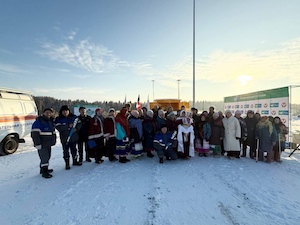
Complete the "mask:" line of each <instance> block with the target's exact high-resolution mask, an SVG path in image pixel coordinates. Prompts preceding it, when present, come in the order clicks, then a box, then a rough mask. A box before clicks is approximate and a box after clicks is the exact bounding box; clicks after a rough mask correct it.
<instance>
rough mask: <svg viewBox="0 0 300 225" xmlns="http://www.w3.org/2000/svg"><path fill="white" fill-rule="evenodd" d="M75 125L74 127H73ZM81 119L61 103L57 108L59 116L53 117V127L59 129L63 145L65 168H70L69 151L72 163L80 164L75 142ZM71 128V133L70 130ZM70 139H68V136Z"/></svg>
mask: <svg viewBox="0 0 300 225" xmlns="http://www.w3.org/2000/svg"><path fill="white" fill-rule="evenodd" d="M74 125H75V127H73V126H74ZM81 126H82V124H81V121H80V120H79V118H77V116H76V115H74V114H73V113H71V112H70V109H69V107H68V106H67V105H63V106H62V107H61V108H60V110H59V116H58V117H56V118H55V127H56V129H57V130H58V131H59V136H60V141H61V144H62V147H63V153H64V160H65V163H66V167H65V169H66V170H69V169H70V153H69V150H70V151H71V155H72V159H73V165H74V166H80V165H82V164H80V163H79V162H78V161H77V148H76V144H77V141H78V131H79V130H80V129H81ZM72 128H74V129H73V131H74V132H73V133H71V132H72ZM70 135H71V137H70V140H69V141H68V138H69V136H70Z"/></svg>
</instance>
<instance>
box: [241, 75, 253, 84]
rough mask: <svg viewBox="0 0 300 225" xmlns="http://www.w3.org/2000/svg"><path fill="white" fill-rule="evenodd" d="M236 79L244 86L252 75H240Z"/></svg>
mask: <svg viewBox="0 0 300 225" xmlns="http://www.w3.org/2000/svg"><path fill="white" fill-rule="evenodd" d="M238 80H239V81H240V83H241V85H243V86H245V85H247V83H248V82H249V81H250V80H252V77H251V76H249V75H241V76H239V77H238Z"/></svg>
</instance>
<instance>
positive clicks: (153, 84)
mask: <svg viewBox="0 0 300 225" xmlns="http://www.w3.org/2000/svg"><path fill="white" fill-rule="evenodd" d="M154 81H155V80H152V90H153V101H154Z"/></svg>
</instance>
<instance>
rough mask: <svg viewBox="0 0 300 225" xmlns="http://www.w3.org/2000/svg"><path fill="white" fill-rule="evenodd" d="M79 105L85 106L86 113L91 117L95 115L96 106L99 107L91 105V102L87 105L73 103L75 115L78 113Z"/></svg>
mask: <svg viewBox="0 0 300 225" xmlns="http://www.w3.org/2000/svg"><path fill="white" fill-rule="evenodd" d="M81 106H83V107H85V109H86V114H87V115H89V116H91V117H93V116H94V115H95V110H96V109H97V108H101V107H100V106H98V105H91V104H89V105H88V104H87V105H74V114H75V115H77V116H78V115H79V107H81Z"/></svg>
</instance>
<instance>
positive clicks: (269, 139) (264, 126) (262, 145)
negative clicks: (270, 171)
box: [256, 116, 277, 163]
mask: <svg viewBox="0 0 300 225" xmlns="http://www.w3.org/2000/svg"><path fill="white" fill-rule="evenodd" d="M256 137H257V138H258V139H259V147H258V160H259V161H263V160H264V157H263V156H264V152H267V161H266V162H267V163H271V162H272V158H273V146H275V144H276V141H277V132H276V129H275V127H274V126H273V124H272V123H271V122H270V121H269V119H268V117H267V116H262V117H261V119H260V121H259V122H258V124H257V125H256Z"/></svg>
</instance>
